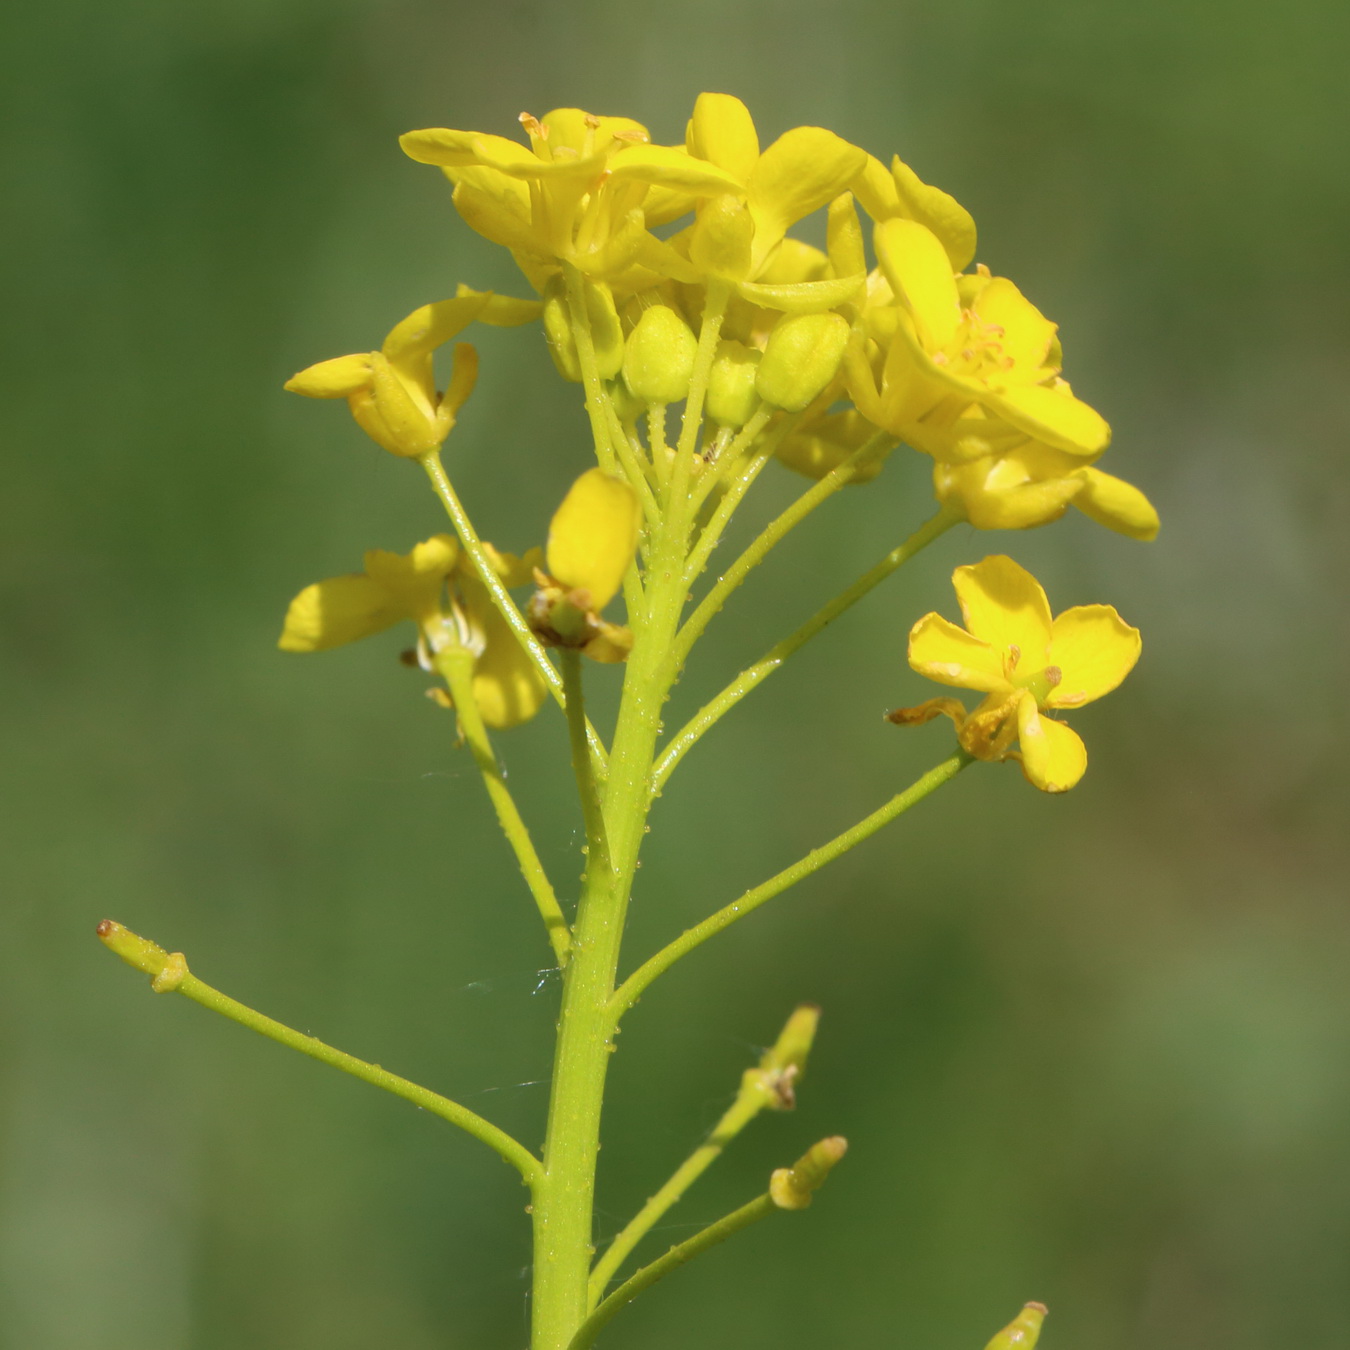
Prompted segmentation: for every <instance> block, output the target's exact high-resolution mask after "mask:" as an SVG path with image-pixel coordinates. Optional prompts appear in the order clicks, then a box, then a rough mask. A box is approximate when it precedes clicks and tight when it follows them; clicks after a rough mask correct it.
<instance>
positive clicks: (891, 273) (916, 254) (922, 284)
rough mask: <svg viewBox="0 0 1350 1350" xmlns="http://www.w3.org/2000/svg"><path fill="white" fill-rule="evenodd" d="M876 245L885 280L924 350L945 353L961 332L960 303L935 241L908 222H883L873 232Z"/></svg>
mask: <svg viewBox="0 0 1350 1350" xmlns="http://www.w3.org/2000/svg"><path fill="white" fill-rule="evenodd" d="M875 243H876V250H877V258H878V260H879V261H880V263H881V269H882V271H883V272H885V274H886V280H887V281H889V282H890V283H891V289H892V290H893V291H894V292H895V298H896V299H897V300H898V301H899V302H900V303H901V304H902V305H903V306H904V307H905V309H906V310H907V311H908V312H909V313H910V315H911V316H912V317H913V319H914V324H915V328H916V330H917V333H918V337H919V341H920V342H921V343H922V344H923V347H924V348H925V350H927V351H929V352H933V351H937V350H939V349H941V348H943V347H945V346H946V345H947V344H948V343H949V342H950V341H951V340H952V339H953V338H954V337H955V336H956V331H957V329H958V328H959V327H960V324H961V302H960V299H959V297H958V295H957V291H956V281H955V279H954V278H953V276H952V265H951V260H950V259H949V258H948V257H947V252H946V250H945V249H944V248H943V247H942V244H941V242H940V241H939V240H938V237H937V235H935V234H934V233H933V232H932V231H931V230H929V229H927V228H926V227H925V226H923V225H919V224H916V223H915V222H914V221H912V220H886V221H883V222H882V223H881V224H880V225H878V226H877V228H876V236H875Z"/></svg>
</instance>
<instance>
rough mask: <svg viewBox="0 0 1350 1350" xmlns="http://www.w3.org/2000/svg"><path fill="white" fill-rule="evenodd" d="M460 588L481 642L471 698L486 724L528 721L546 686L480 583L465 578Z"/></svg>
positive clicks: (543, 698)
mask: <svg viewBox="0 0 1350 1350" xmlns="http://www.w3.org/2000/svg"><path fill="white" fill-rule="evenodd" d="M464 589H465V603H466V607H467V608H469V610H470V612H471V618H472V620H473V622H474V625H475V627H477V628H478V629H479V631H480V632H482V634H483V637H484V642H485V645H484V647H483V654H482V655H481V656H480V657H479V658H478V660H477V661H476V662H475V663H474V667H473V701H474V702H475V703H476V704H477V705H478V711H479V713H480V714H481V715H482V718H483V721H484V722H486V723H487V724H488V726H490V727H494V728H498V727H513V726H516V725H517V724H518V723H521V722H528V721H529V719H530V718H531V717H533V716H534V715H535V713H537V712H538V711H539V709H540V707H541V706H542V705H543V702H544V700H545V699H546V698H547V697H548V686H547V685H546V684H545V683H544V678H543V676H542V675H540V673H539V669H538V667H537V666H536V665H535V664H534V662H533V661H532V660H531V659H530V657H529V655H528V654H527V653H526V651H525V649H524V648H523V647H522V646H521V645H520V643H519V641H517V639H516V635H515V634H514V633H513V632H512V631H511V629H510V628H509V627H507V624H506V620H505V619H503V618H502V616H501V614H500V613H499V612H498V609H497V607H496V605H494V604H493V603H492V600H491V598H490V597H489V596H488V594H487V591H486V590H485V589H484V588H483V586H482V585H481V584H479V583H477V582H466V583H465V587H464Z"/></svg>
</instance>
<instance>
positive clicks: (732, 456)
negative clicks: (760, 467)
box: [693, 403, 796, 570]
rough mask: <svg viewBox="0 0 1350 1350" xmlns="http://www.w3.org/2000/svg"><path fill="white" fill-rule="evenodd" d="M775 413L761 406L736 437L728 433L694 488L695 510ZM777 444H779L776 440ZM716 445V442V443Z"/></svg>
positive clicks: (734, 465)
mask: <svg viewBox="0 0 1350 1350" xmlns="http://www.w3.org/2000/svg"><path fill="white" fill-rule="evenodd" d="M775 411H776V409H774V408H771V407H769V405H768V404H767V403H764V404H761V405H760V406H759V408H758V409H756V411H755V412H754V413H753V415H752V416H751V418H750V420H749V421H748V422H747V423H746V424H745V425H744V426H743V427H742V428H741V429H740V431H738V432H737V433H736V434H735V435H734V436H730V432H727V433H726V434H727V435H728V436H730V439H729V441H728V442H727V444H726V445H724V446H722V447H721V449H720V450H719V451H718V453H717V455H716V458H715V459H714V458H710V462H709V463H708V465H707V466H706V467H705V468H704V470H703V475H702V477H701V478H700V479H699V480H698V484H697V486H696V487H695V488H694V493H693V496H694V509H695V510H696V511H697V510H698V508H699V507H701V506H702V505H703V503H704V502H705V501H707V499H708V494H709V493H710V492H712V491H713V489H714V488H716V486H717V485H718V483H719V482H721V480H722V479H723V478H724V477H725V476H726V475H727V474H728V473H730V472H731V471H732V470H733V469H734V468H735V467H736V461H737V460H739V459H740V457H741V456H742V455H743V454H745V452H746V450H747V449H749V447H750V446H752V445H753V444H754V443H755V441H757V440H758V439H759V434H760V432H762V431H763V430H764V428H765V426H766V425H767V424H768V421H769V419H770V418H771V417H772V416H773V415H774V412H775ZM785 420H788V421H792V422H794V423H795V421H796V419H795V417H791V416H788V417H785ZM775 444H777V440H776V439H775ZM715 445H716V442H714V446H715ZM700 570H702V569H700Z"/></svg>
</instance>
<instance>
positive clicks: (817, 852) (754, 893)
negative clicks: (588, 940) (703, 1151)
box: [610, 751, 972, 1027]
mask: <svg viewBox="0 0 1350 1350" xmlns="http://www.w3.org/2000/svg"><path fill="white" fill-rule="evenodd" d="M971 762H972V761H971V757H970V756H969V755H967V754H966V753H965V752H964V751H963V752H961V753H959V754H955V755H953V756H952V757H951V758H950V759H945V760H943V761H942V763H941V764H939V765H938V766H937V767H936V768H934V769H930V770H929V771H928V772H927V773H926V774H924V776H923V777H922V778H920V779H919V780H918V781H917V782H915V783H913V784H911V785H910V786H909V787H907V788H906V789H905V790H904V791H903V792H900V793H897V794H896V795H895V796H894V797H892V798H891V799H890V801H888V802H887V803H886V804H885V805H884V806H881V807H878V808H877V809H876V810H875V811H873V812H872V814H871V815H870V816H866V817H864V819H862V820H860V821H859V822H858V823H857V824H856V825H854V826H852V827H851V828H850V829H847V830H845V831H844V832H843V833H842V834H839V835H836V836H835V837H834V838H833V839H831V840H830V842H829V843H828V844H821V845H820V847H818V848H813V849H812V850H811V852H810V853H808V854H807V855H806V856H805V857H804V858H800V859H798V860H797V861H796V862H795V863H793V864H792V866H791V867H785V868H784V869H783V870H782V871H781V872H779V873H777V874H776V875H774V876H772V877H770V878H769V879H768V880H767V881H763V882H761V883H760V884H759V885H758V886H753V887H751V889H750V890H748V891H746V892H745V894H744V895H742V896H741V898H740V899H739V900H733V901H732V903H731V904H729V905H725V906H724V907H723V908H722V909H719V910H718V911H717V912H716V913H715V914H710V915H709V916H708V917H707V918H706V919H704V920H703V922H702V923H697V924H695V925H694V926H693V927H692V928H687V929H685V931H684V932H683V933H681V934H680V936H679V937H677V938H676V939H675V941H674V942H672V943H670V944H669V946H666V947H663V948H662V949H661V950H660V951H659V952H657V953H656V955H655V956H653V957H651V958H650V959H649V960H647V961H645V962H643V964H642V965H640V966H639V967H638V968H637V969H636V970H635V971H634V972H633V973H632V974H631V975H630V976H629V977H628V978H627V979H626V980H625V981H624V982H623V983H622V984H621V985H620V986H619V988H618V989H617V990H616V991H615V994H614V997H613V998H612V999H611V1000H610V1016H611V1017H612V1018H613V1021H614V1025H615V1026H616V1027H617V1026H618V1024H619V1020H620V1019H621V1018H622V1017H623V1015H624V1013H626V1012H627V1011H628V1010H629V1008H631V1007H632V1006H633V1004H634V1003H636V1002H637V1001H638V999H639V998H641V997H642V994H643V991H644V990H646V989H647V988H648V986H649V985H651V984H652V983H653V981H655V980H656V979H658V978H659V977H660V976H661V975H663V974H664V973H665V972H666V971H667V970H669V969H670V968H671V966H673V965H674V964H675V962H676V961H678V960H679V959H680V958H681V957H682V956H686V955H688V954H689V953H690V952H692V951H693V950H694V948H695V947H699V946H702V945H703V943H705V942H707V940H708V939H709V938H710V937H715V936H716V935H717V934H718V933H720V932H722V931H723V929H726V928H730V927H731V925H732V924H733V923H735V922H736V921H737V920H738V919H743V918H744V917H745V916H746V915H747V914H750V913H752V912H753V911H754V910H756V909H758V908H759V907H760V905H762V904H764V903H765V901H767V900H772V899H773V898H774V896H776V895H781V894H782V893H783V892H784V891H785V890H787V889H788V887H789V886H795V885H796V884H797V882H799V881H802V880H804V879H805V878H806V877H809V876H810V875H811V874H812V873H813V872H818V871H819V870H820V869H821V868H822V867H824V866H825V865H826V863H831V862H833V861H834V860H835V859H836V858H838V857H840V856H841V855H842V854H844V853H847V852H848V851H849V849H851V848H853V847H854V846H855V845H857V844H861V843H862V842H863V840H864V839H868V838H870V837H871V836H872V835H874V834H875V833H876V832H877V831H878V830H879V829H881V827H882V826H883V825H888V824H890V822H891V821H893V820H894V819H895V818H896V817H897V816H900V815H903V814H904V813H905V812H906V811H908V810H909V808H910V807H911V806H915V805H917V804H918V803H919V802H921V801H923V799H924V798H925V797H927V796H928V795H929V794H930V793H933V792H936V791H937V789H938V788H940V787H941V786H942V785H943V784H944V783H948V782H950V781H951V780H952V779H953V778H955V777H956V775H957V774H958V773H960V772H961V770H962V769H964V768H965V767H966V765H967V764H969V763H971Z"/></svg>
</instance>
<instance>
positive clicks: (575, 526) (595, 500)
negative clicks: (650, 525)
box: [547, 469, 642, 611]
mask: <svg viewBox="0 0 1350 1350" xmlns="http://www.w3.org/2000/svg"><path fill="white" fill-rule="evenodd" d="M641 520H642V506H641V503H640V502H639V501H638V496H637V493H636V492H634V491H633V489H632V488H631V487H629V485H628V484H627V483H625V482H624V481H623V479H622V478H615V477H614V476H612V475H611V474H607V473H605V471H604V470H603V469H589V470H587V472H586V473H583V474H582V475H581V477H580V478H578V479H577V481H576V482H575V483H573V484H572V486H571V489H570V490H569V491H568V493H567V496H566V497H564V498H563V503H562V505H561V506H560V507H559V508H558V510H557V512H556V513H555V514H554V517H553V520H552V523H551V524H550V525H549V531H548V549H547V557H548V570H549V571H550V572H551V573H552V574H553V576H554V577H555V578H556V579H557V581H558V582H559V583H560V584H561V585H563V586H565V587H567V588H568V589H569V590H581V591H586V592H588V593H589V596H590V601H589V608H591V609H592V610H596V611H599V610H601V609H603V608H604V607H605V606H606V605H607V604H608V603H609V602H610V600H611V599H613V597H614V594H615V593H616V592H617V591H618V589H619V586H620V584H621V583H622V582H623V574H624V573H625V572H626V571H627V570H628V565H629V563H631V562H632V561H633V556H634V554H635V553H636V552H637V543H638V528H639V526H640V524H641Z"/></svg>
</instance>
